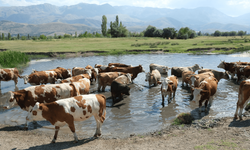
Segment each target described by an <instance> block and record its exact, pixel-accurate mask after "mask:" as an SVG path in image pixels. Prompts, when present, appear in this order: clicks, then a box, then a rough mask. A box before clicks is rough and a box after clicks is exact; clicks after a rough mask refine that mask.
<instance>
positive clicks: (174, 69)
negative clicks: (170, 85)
mask: <svg viewBox="0 0 250 150" xmlns="http://www.w3.org/2000/svg"><path fill="white" fill-rule="evenodd" d="M202 68H203V67H200V66H199V65H198V64H195V65H193V66H190V67H172V69H171V75H175V76H177V77H181V75H182V72H183V71H186V70H189V71H193V72H195V71H196V70H200V69H202Z"/></svg>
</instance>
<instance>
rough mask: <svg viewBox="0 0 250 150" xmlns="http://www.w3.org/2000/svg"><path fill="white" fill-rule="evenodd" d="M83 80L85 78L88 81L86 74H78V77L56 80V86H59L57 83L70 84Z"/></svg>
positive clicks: (88, 77)
mask: <svg viewBox="0 0 250 150" xmlns="http://www.w3.org/2000/svg"><path fill="white" fill-rule="evenodd" d="M83 78H87V79H89V80H90V76H89V75H88V74H80V75H77V76H73V77H70V78H67V79H64V80H61V79H57V80H56V83H57V84H59V83H72V82H76V81H79V80H80V79H83Z"/></svg>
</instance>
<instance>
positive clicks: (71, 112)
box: [26, 94, 106, 143]
mask: <svg viewBox="0 0 250 150" xmlns="http://www.w3.org/2000/svg"><path fill="white" fill-rule="evenodd" d="M91 116H94V117H95V120H96V133H95V135H94V136H95V137H98V136H101V134H102V133H101V126H102V124H103V122H104V120H105V116H106V97H105V96H104V95H101V94H90V95H80V96H76V97H71V98H66V99H61V100H57V101H55V102H51V103H46V104H44V103H42V104H40V103H39V102H37V103H36V104H35V106H34V107H33V108H32V110H31V111H30V112H29V114H28V116H27V117H26V119H27V120H28V121H39V120H44V119H46V120H47V121H49V122H50V123H51V124H52V125H54V126H55V135H54V138H53V140H52V143H55V141H56V139H57V134H58V131H59V129H60V127H62V126H64V125H66V124H67V125H68V127H69V128H70V130H71V132H72V133H73V134H74V139H75V140H74V142H78V138H77V135H76V133H75V125H74V121H84V120H87V119H89V118H90V117H91Z"/></svg>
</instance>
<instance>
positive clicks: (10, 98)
mask: <svg viewBox="0 0 250 150" xmlns="http://www.w3.org/2000/svg"><path fill="white" fill-rule="evenodd" d="M2 99H5V100H6V102H5V104H4V105H3V108H4V109H10V108H12V107H14V106H16V105H17V101H16V98H15V94H14V92H12V91H9V92H7V93H6V94H4V96H2Z"/></svg>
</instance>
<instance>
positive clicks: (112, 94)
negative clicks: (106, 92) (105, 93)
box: [111, 92, 116, 105]
mask: <svg viewBox="0 0 250 150" xmlns="http://www.w3.org/2000/svg"><path fill="white" fill-rule="evenodd" d="M111 96H112V100H113V105H114V104H115V99H116V95H115V94H114V93H112V92H111Z"/></svg>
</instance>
